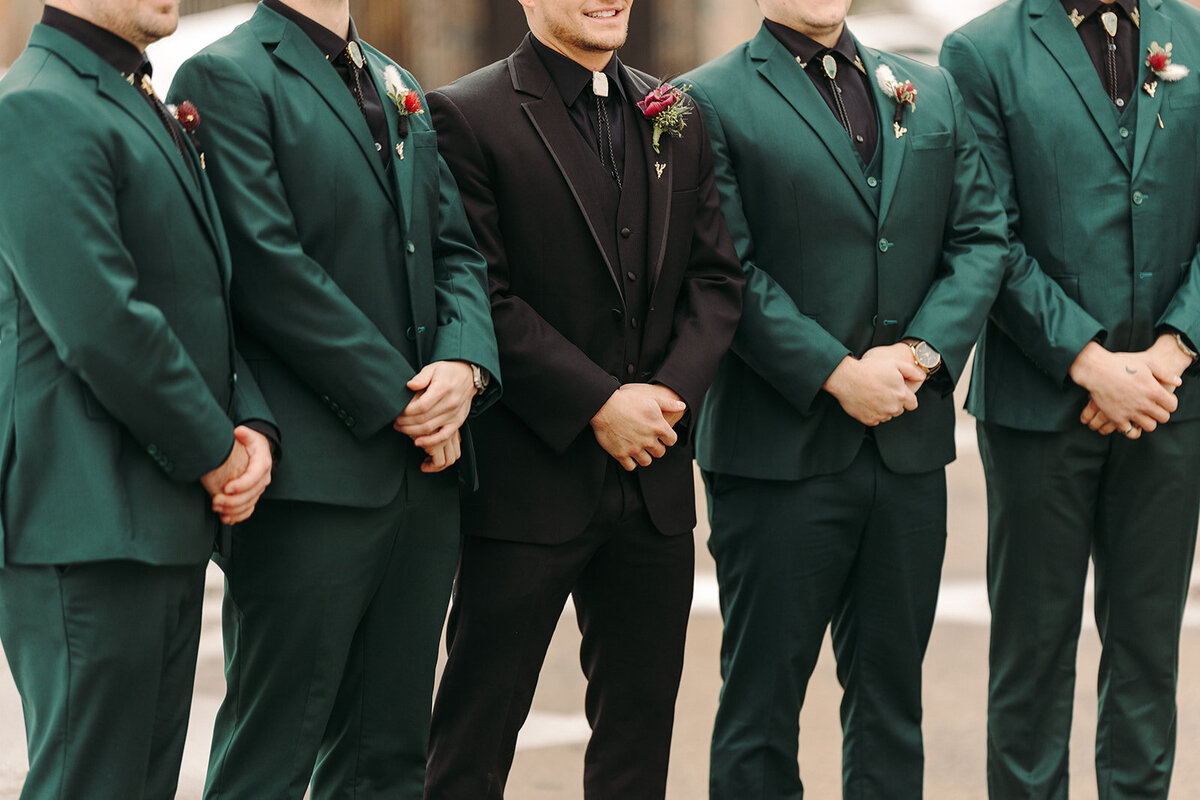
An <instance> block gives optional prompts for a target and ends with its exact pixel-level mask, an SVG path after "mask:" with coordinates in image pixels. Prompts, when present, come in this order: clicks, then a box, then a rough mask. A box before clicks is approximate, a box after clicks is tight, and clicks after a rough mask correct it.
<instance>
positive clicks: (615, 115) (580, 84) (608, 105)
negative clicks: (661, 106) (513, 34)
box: [529, 36, 641, 175]
mask: <svg viewBox="0 0 1200 800" xmlns="http://www.w3.org/2000/svg"><path fill="white" fill-rule="evenodd" d="M529 39H530V41H531V42H532V43H533V50H534V52H535V53H537V55H538V58H540V59H541V60H542V63H543V64H544V65H545V66H546V70H547V71H548V72H549V73H550V78H551V79H552V80H553V81H554V86H555V87H556V88H557V89H558V94H559V96H560V97H562V101H563V105H564V106H566V107H567V116H569V117H570V118H571V122H572V123H574V125H575V128H576V130H578V131H579V135H580V136H582V137H583V138H584V140H585V141H586V142H587V143H588V147H590V148H591V150H592V152H593V153H595V154H596V156H597V157H598V158H599V159H600V161H601V163H603V164H604V165H605V167H606V168H607V167H609V166H610V165H611V164H612V163H613V161H615V165H616V168H617V173H618V174H619V175H624V171H625V115H624V112H623V111H622V108H621V106H622V103H624V102H627V100H628V98H627V97H626V96H625V87H624V86H623V85H622V84H621V79H620V72H619V71H618V69H617V65H618V64H619V63H620V62H618V61H617V57H616V56H615V55H614V56H613V57H612V58H611V59H609V61H608V64H607V65H606V66H605V67H604V69H603V70H602V71H603V72H604V74H605V75H606V76H607V77H608V97H605V98H601V102H602V103H603V104H604V109H605V111H606V112H607V114H608V120H609V127H610V129H611V132H612V153H611V154H610V153H608V152H606V151H607V144H602V142H601V140H600V133H599V131H600V119H599V115H598V113H597V111H596V96H595V95H594V94H592V71H591V70H590V69H588V68H587V67H585V66H583V65H582V64H578V63H576V62H574V61H572V60H571V59H569V58H567V57H566V56H564V55H563V54H562V53H559V52H557V51H555V50H551V49H550V48H549V47H547V46H546V45H544V44H542V43H541V42H540V41H538V39H537V37H536V36H530V37H529ZM638 99H639V100H640V99H641V98H638ZM610 159H612V160H611V161H610Z"/></svg>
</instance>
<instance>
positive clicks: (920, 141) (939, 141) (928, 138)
mask: <svg viewBox="0 0 1200 800" xmlns="http://www.w3.org/2000/svg"><path fill="white" fill-rule="evenodd" d="M952 144H954V134H953V133H951V132H950V131H934V132H933V133H916V134H913V135H912V137H911V138H910V139H909V140H908V146H909V147H911V148H912V149H913V150H942V149H945V148H947V147H949V146H950V145H952Z"/></svg>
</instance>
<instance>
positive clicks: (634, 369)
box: [625, 364, 636, 375]
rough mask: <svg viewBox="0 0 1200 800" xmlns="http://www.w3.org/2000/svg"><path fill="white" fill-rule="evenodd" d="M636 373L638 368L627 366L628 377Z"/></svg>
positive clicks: (631, 365)
mask: <svg viewBox="0 0 1200 800" xmlns="http://www.w3.org/2000/svg"><path fill="white" fill-rule="evenodd" d="M635 371H636V368H635V367H634V366H633V364H626V365H625V374H626V375H632V374H633V373H634V372H635Z"/></svg>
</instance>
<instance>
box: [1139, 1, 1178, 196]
mask: <svg viewBox="0 0 1200 800" xmlns="http://www.w3.org/2000/svg"><path fill="white" fill-rule="evenodd" d="M1138 8H1140V9H1141V17H1142V20H1141V21H1142V26H1141V32H1140V36H1139V39H1140V46H1141V48H1142V49H1141V53H1140V54H1139V56H1138V58H1139V59H1140V60H1141V67H1140V68H1139V70H1138V80H1139V83H1138V85H1137V87H1136V91H1137V92H1138V93H1139V94H1138V111H1137V140H1136V141H1135V142H1134V145H1133V168H1132V170H1131V171H1130V174H1131V175H1132V176H1133V177H1135V178H1136V177H1137V175H1138V173H1139V172H1141V169H1142V164H1144V163H1145V161H1146V153H1147V152H1148V151H1149V150H1150V140H1151V139H1153V138H1154V137H1155V136H1156V135H1157V134H1158V132H1159V128H1158V120H1159V114H1160V113H1161V112H1162V104H1163V96H1164V95H1167V94H1170V93H1171V92H1172V91H1173V90H1174V89H1175V87H1176V86H1177V84H1175V83H1168V82H1167V81H1163V80H1159V79H1158V77H1157V76H1155V74H1154V73H1153V72H1151V71H1150V68H1149V67H1148V66H1146V59H1145V55H1146V53H1147V50H1148V49H1149V47H1150V42H1158V43H1159V44H1160V45H1164V46H1165V45H1166V43H1167V42H1169V41H1171V37H1172V33H1173V32H1174V28H1173V26H1172V24H1171V19H1170V18H1169V17H1167V16H1166V15H1164V14H1163V13H1162V10H1161V9H1159V7H1158V5H1157V4H1155V3H1151V2H1143V3H1139V4H1138ZM1151 81H1158V88H1157V89H1156V90H1155V92H1154V96H1153V97H1151V96H1150V95H1149V94H1147V93H1146V90H1145V89H1143V88H1142V87H1143V86H1145V85H1146V84H1147V83H1150V82H1151Z"/></svg>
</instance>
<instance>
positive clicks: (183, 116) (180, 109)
mask: <svg viewBox="0 0 1200 800" xmlns="http://www.w3.org/2000/svg"><path fill="white" fill-rule="evenodd" d="M167 111H168V112H169V113H170V114H171V116H173V117H174V118H175V119H176V120H177V121H178V122H179V126H180V127H181V128H183V130H184V132H185V133H187V135H188V136H189V137H190V138H191V140H192V145H193V146H194V147H195V148H196V152H197V153H199V154H200V168H201V169H206V168H207V167H206V165H205V163H204V151H203V150H201V149H200V142H199V141H197V140H196V131H197V130H199V128H200V112H199V111H198V110H197V109H196V106H195V104H194V103H192V101H191V100H184V101H183V102H182V103H180V104H179V105H177V106H167Z"/></svg>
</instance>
